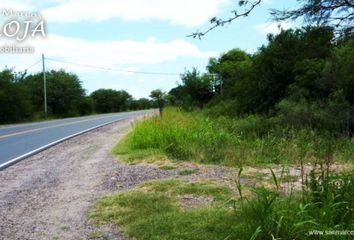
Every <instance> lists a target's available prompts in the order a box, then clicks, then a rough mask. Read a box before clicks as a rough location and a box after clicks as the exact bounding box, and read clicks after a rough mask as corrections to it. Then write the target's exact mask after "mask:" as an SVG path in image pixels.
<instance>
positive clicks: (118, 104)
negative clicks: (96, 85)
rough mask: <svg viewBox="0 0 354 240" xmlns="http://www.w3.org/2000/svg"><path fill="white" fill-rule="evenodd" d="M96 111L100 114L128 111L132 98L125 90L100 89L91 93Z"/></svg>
mask: <svg viewBox="0 0 354 240" xmlns="http://www.w3.org/2000/svg"><path fill="white" fill-rule="evenodd" d="M91 97H92V99H93V101H94V109H95V111H96V112H98V113H110V112H121V111H125V110H127V109H128V105H129V102H130V101H131V100H132V97H131V95H130V94H129V93H127V92H126V91H124V90H121V91H117V90H113V89H99V90H96V91H94V92H93V93H91Z"/></svg>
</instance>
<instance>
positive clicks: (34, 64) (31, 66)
mask: <svg viewBox="0 0 354 240" xmlns="http://www.w3.org/2000/svg"><path fill="white" fill-rule="evenodd" d="M41 61H42V60H38V61H37V62H35V63H33V64H32V65H30V66H29V67H27V68H25V70H24V71H27V70H29V69H31V68H33V67H34V66H36V65H37V64H38V63H40V62H41Z"/></svg>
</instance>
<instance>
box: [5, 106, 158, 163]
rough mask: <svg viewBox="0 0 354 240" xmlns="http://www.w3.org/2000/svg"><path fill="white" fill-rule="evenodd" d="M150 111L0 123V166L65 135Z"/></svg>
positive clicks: (16, 160)
mask: <svg viewBox="0 0 354 240" xmlns="http://www.w3.org/2000/svg"><path fill="white" fill-rule="evenodd" d="M154 111H155V110H143V111H135V112H122V113H113V114H100V115H93V116H86V117H77V118H66V119H60V120H51V121H44V122H38V123H27V124H16V125H9V126H0V170H2V169H4V168H6V167H8V166H10V165H12V164H15V163H16V162H18V161H20V160H22V159H24V158H26V157H28V156H30V155H33V154H35V153H38V152H40V151H42V150H44V149H46V148H48V147H51V146H53V145H55V144H57V143H59V142H61V141H64V140H66V139H68V138H71V137H74V136H76V135H79V134H82V133H84V132H87V131H90V130H93V129H96V128H98V127H100V126H104V125H107V124H110V123H113V122H116V121H121V120H125V119H130V118H135V117H138V116H143V115H147V114H151V113H153V112H154Z"/></svg>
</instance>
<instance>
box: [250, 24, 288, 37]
mask: <svg viewBox="0 0 354 240" xmlns="http://www.w3.org/2000/svg"><path fill="white" fill-rule="evenodd" d="M292 27H293V26H292V24H291V23H290V22H287V21H283V22H270V23H264V24H259V25H257V26H256V27H255V28H256V30H257V31H258V32H260V33H262V34H269V33H272V34H277V33H280V31H281V30H282V29H284V30H287V29H290V28H292Z"/></svg>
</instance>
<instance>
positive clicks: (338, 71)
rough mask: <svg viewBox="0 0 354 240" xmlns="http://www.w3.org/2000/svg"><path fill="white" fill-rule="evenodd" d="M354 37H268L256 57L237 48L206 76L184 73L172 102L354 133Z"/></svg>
mask: <svg viewBox="0 0 354 240" xmlns="http://www.w3.org/2000/svg"><path fill="white" fill-rule="evenodd" d="M353 50H354V39H353V38H349V37H348V38H346V39H342V40H340V41H334V33H333V29H332V28H330V27H306V28H302V29H296V30H283V31H282V32H281V33H280V34H278V35H272V34H270V35H269V36H268V44H267V45H264V46H262V47H261V48H259V50H258V51H257V52H256V53H254V54H248V53H246V52H244V51H242V50H239V49H233V50H230V51H229V52H227V53H224V54H222V55H221V56H220V57H219V58H212V59H210V61H209V64H208V66H207V70H208V72H207V73H204V74H200V73H198V72H197V71H196V70H195V69H194V70H192V71H188V72H186V73H185V74H183V75H182V83H181V84H180V85H179V86H178V87H176V88H174V89H172V90H171V91H170V93H169V94H170V95H172V96H173V98H171V99H173V102H172V104H175V105H180V106H182V107H184V108H185V109H191V108H192V109H193V108H198V107H200V108H203V107H205V106H208V109H209V110H208V112H209V113H210V114H212V115H229V116H245V115H251V114H261V115H266V116H270V117H271V116H278V117H281V118H282V119H283V122H284V123H287V124H288V125H290V126H292V127H310V128H317V129H319V128H320V129H323V130H326V131H331V132H333V133H336V134H340V135H349V134H352V133H353V131H354V108H353V106H354V96H353V93H354V88H353V86H354V70H353V69H354V67H353V62H354V54H353V53H354V51H353Z"/></svg>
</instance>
